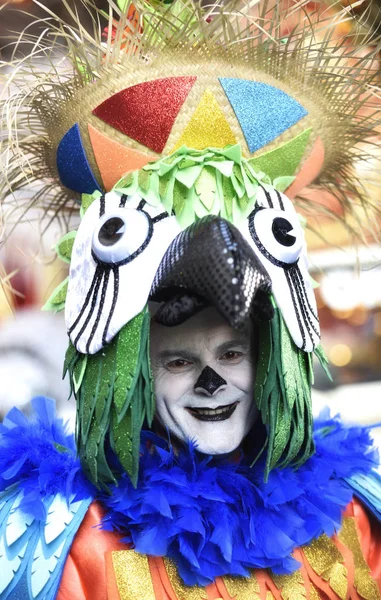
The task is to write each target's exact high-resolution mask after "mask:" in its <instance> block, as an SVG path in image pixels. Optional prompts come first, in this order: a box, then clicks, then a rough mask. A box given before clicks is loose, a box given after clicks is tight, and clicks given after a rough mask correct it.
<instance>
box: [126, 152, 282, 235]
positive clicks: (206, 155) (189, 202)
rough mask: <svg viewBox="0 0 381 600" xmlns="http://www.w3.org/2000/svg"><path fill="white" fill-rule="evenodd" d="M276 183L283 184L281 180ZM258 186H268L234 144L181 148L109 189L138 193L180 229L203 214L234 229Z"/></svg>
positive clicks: (245, 215) (244, 213)
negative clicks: (172, 218)
mask: <svg viewBox="0 0 381 600" xmlns="http://www.w3.org/2000/svg"><path fill="white" fill-rule="evenodd" d="M288 179H289V178H288ZM277 181H278V183H279V184H280V185H282V184H283V183H284V182H283V180H282V178H278V180H277ZM263 184H265V185H271V179H270V178H269V177H268V176H267V175H266V174H265V173H263V172H260V171H255V170H254V168H253V167H252V166H251V164H250V161H249V160H246V159H245V158H244V157H243V156H242V154H241V147H240V145H239V144H236V145H228V146H226V147H225V148H223V149H219V148H205V149H204V150H193V149H191V148H187V147H186V146H181V148H179V149H178V150H176V151H175V152H173V154H171V155H170V156H165V157H164V158H161V159H159V160H157V161H155V162H151V163H149V164H148V165H146V166H144V167H143V168H142V169H140V170H139V171H134V172H132V173H129V174H128V175H127V176H125V177H123V178H122V179H121V180H120V181H118V183H117V184H116V185H115V186H114V190H115V191H117V192H121V193H124V194H128V195H132V194H136V193H138V194H139V195H140V196H141V197H142V198H144V200H146V202H148V204H152V205H154V206H156V205H158V204H159V203H162V204H163V206H164V208H165V210H166V211H167V212H168V214H172V212H173V213H174V214H175V215H176V218H177V220H178V221H179V223H180V225H181V227H183V228H186V227H188V225H191V224H192V223H194V221H196V220H197V219H200V218H202V217H204V216H206V215H209V214H212V215H220V216H221V217H223V218H225V219H227V220H228V221H231V222H233V223H234V224H235V225H237V226H239V224H240V222H241V221H242V220H244V219H245V218H246V217H247V215H248V214H249V213H250V212H251V211H252V210H253V207H254V204H255V200H256V196H257V190H258V186H259V185H263Z"/></svg>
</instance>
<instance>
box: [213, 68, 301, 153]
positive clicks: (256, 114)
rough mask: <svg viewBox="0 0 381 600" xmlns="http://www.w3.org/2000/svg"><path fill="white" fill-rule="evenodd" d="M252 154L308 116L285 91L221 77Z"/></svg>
mask: <svg viewBox="0 0 381 600" xmlns="http://www.w3.org/2000/svg"><path fill="white" fill-rule="evenodd" d="M219 81H220V83H221V85H222V87H223V89H224V92H225V94H226V95H227V97H228V100H229V102H230V104H231V106H232V108H233V110H234V112H235V114H236V117H237V119H238V121H239V124H240V126H241V128H242V131H243V135H244V136H245V139H246V142H247V145H248V147H249V150H250V152H255V151H256V150H259V148H262V147H263V146H266V144H268V143H269V142H271V141H272V140H274V139H275V138H277V137H278V135H280V134H281V133H283V131H286V129H289V128H290V127H291V126H292V125H295V123H297V122H298V121H300V119H302V118H303V117H305V116H306V115H307V114H308V112H307V111H306V109H305V108H303V106H302V105H301V104H299V102H297V101H296V100H295V99H294V98H291V96H289V95H288V94H286V93H285V92H282V90H279V89H278V88H276V87H274V86H272V85H268V84H267V83H260V82H259V81H248V80H246V79H235V78H230V77H220V79H219Z"/></svg>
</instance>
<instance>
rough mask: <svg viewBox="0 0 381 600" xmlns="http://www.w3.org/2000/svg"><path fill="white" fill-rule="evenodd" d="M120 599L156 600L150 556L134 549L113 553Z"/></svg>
mask: <svg viewBox="0 0 381 600" xmlns="http://www.w3.org/2000/svg"><path fill="white" fill-rule="evenodd" d="M112 564H113V567H114V572H115V579H116V584H117V586H118V592H119V595H120V600H156V596H155V592H154V589H153V585H152V579H151V572H150V570H149V565H148V558H147V556H146V555H145V554H138V553H137V552H134V550H118V551H116V552H113V553H112Z"/></svg>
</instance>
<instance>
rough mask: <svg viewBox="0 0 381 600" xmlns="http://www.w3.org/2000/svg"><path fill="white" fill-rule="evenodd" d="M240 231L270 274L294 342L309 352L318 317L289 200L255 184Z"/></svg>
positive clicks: (300, 233) (299, 229)
mask: <svg viewBox="0 0 381 600" xmlns="http://www.w3.org/2000/svg"><path fill="white" fill-rule="evenodd" d="M241 233H242V234H243V235H244V237H245V238H246V239H247V241H248V242H249V244H250V245H251V247H252V248H253V250H254V252H255V254H256V255H257V257H258V259H259V260H260V261H261V263H262V264H263V266H264V267H265V269H266V271H267V272H268V274H269V275H270V277H271V285H272V291H273V294H274V296H275V300H276V303H277V305H278V307H279V309H280V310H281V312H282V316H283V319H284V321H285V323H286V325H287V327H288V330H289V332H290V335H291V337H292V338H293V340H294V342H295V344H296V346H298V348H301V349H302V350H305V351H307V352H312V351H313V350H314V348H316V346H317V345H318V344H319V342H320V326H319V318H318V315H317V308H316V300H315V295H314V291H313V289H312V285H311V281H310V277H309V274H308V261H307V253H306V247H305V241H304V232H303V229H302V227H301V225H300V221H299V218H298V215H297V213H296V211H295V208H294V206H293V204H292V202H291V200H289V198H287V196H285V195H284V194H281V193H280V192H278V191H277V190H274V189H264V188H259V190H258V194H257V202H256V207H255V209H254V210H253V212H252V213H251V214H250V215H249V217H248V219H247V221H246V223H244V224H243V226H242V228H241Z"/></svg>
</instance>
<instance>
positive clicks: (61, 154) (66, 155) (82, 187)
mask: <svg viewBox="0 0 381 600" xmlns="http://www.w3.org/2000/svg"><path fill="white" fill-rule="evenodd" d="M57 169H58V173H59V176H60V179H61V181H62V183H63V185H65V186H66V187H68V188H69V189H71V190H74V191H76V192H80V193H81V194H92V193H93V192H95V190H100V187H99V185H98V182H97V180H96V179H95V177H94V174H93V172H92V170H91V167H90V164H89V161H88V160H87V157H86V152H85V149H84V147H83V143H82V138H81V132H80V130H79V126H78V123H76V124H75V125H73V127H71V128H70V129H69V131H67V132H66V133H65V135H64V136H63V138H62V139H61V141H60V143H59V144H58V148H57Z"/></svg>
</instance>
